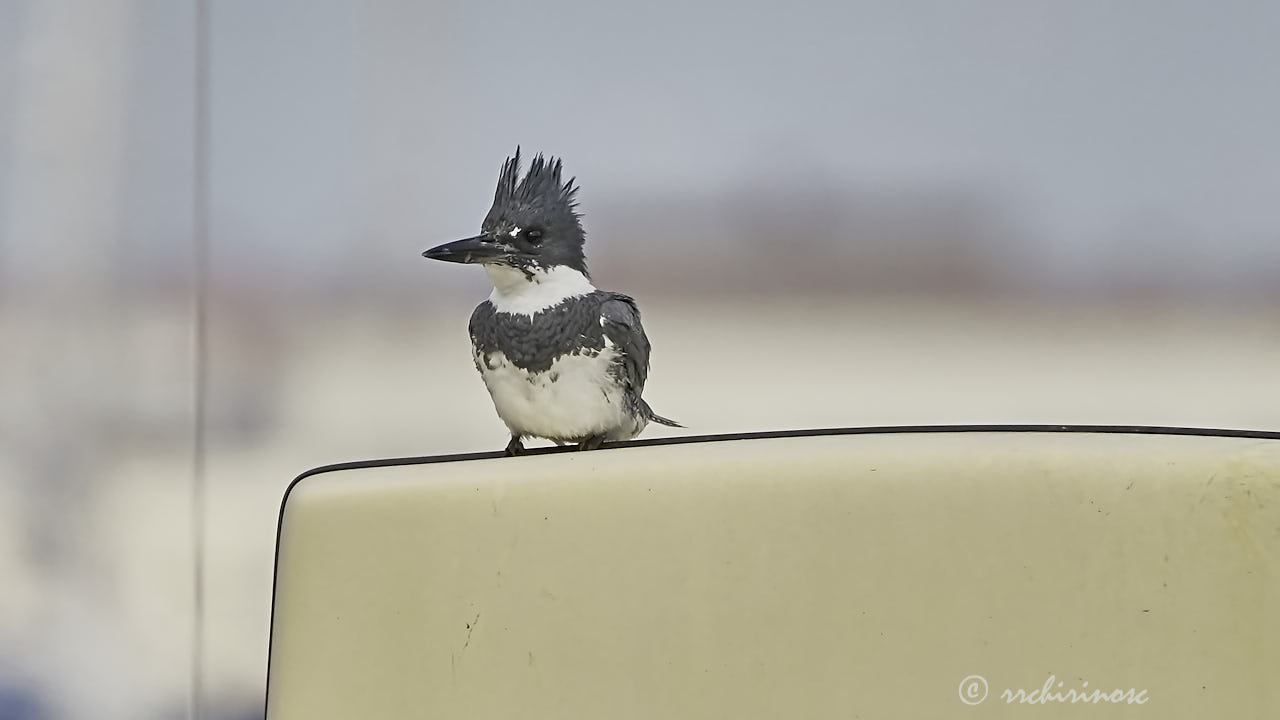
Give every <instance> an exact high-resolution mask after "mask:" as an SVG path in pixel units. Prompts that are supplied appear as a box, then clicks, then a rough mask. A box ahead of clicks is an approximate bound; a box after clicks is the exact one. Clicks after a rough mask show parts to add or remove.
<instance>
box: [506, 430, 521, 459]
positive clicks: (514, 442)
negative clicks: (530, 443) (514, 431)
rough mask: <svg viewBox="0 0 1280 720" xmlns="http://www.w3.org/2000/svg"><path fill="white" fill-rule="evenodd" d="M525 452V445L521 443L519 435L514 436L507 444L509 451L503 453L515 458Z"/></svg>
mask: <svg viewBox="0 0 1280 720" xmlns="http://www.w3.org/2000/svg"><path fill="white" fill-rule="evenodd" d="M522 452H524V443H522V442H520V436H519V435H512V436H511V442H509V443H507V449H506V450H503V451H502V454H503V455H506V456H507V457H515V456H516V455H519V454H520V453H522Z"/></svg>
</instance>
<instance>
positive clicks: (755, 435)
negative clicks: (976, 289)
mask: <svg viewBox="0 0 1280 720" xmlns="http://www.w3.org/2000/svg"><path fill="white" fill-rule="evenodd" d="M960 432H1028V433H1101V434H1111V435H1191V436H1198V437H1234V438H1256V439H1259V440H1280V431H1272V430H1229V429H1221V428H1191V427H1164V426H1158V425H883V426H872V427H846V428H817V429H809V430H769V431H762V432H745V433H724V434H719V435H684V436H679V437H664V438H649V439H647V440H628V441H626V442H610V443H605V444H604V445H602V446H601V447H600V450H608V449H612V448H626V447H655V446H658V445H689V444H692V443H701V442H723V441H729V440H763V439H771V438H796V437H818V436H824V435H889V434H903V433H922V434H924V433H960ZM563 452H577V448H574V447H542V448H533V449H530V450H526V451H525V452H524V453H522V455H553V454H556V453H563ZM593 452H599V450H596V451H593ZM500 457H503V453H502V451H500V450H498V451H493V452H478V453H454V454H451V455H425V456H421V457H400V458H386V459H382V460H357V461H354V462H345V463H335V464H332V465H322V466H320V467H316V468H312V469H310V470H308V471H306V472H304V473H302V474H301V475H299V476H298V477H296V478H294V479H293V482H291V483H289V487H288V488H286V489H285V491H284V497H282V498H281V499H280V512H279V514H278V515H277V516H276V543H275V558H274V561H273V562H272V570H271V619H270V622H269V623H268V627H267V681H266V686H265V692H264V698H263V717H264V718H265V717H267V715H266V713H267V710H268V709H269V707H270V698H271V650H272V647H271V646H272V644H273V643H274V642H275V632H274V631H275V623H276V581H277V579H278V578H279V575H280V531H281V529H283V527H284V510H285V507H286V506H287V505H288V503H289V494H290V493H292V492H293V488H294V487H295V486H296V485H297V484H298V483H300V482H302V481H303V480H305V479H306V478H309V477H311V476H313V475H320V474H322V473H328V472H337V471H339V470H361V469H365V468H376V467H395V466H397V465H433V464H435V463H444V462H459V461H465V460H489V459H493V458H500Z"/></svg>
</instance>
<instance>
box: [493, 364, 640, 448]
mask: <svg viewBox="0 0 1280 720" xmlns="http://www.w3.org/2000/svg"><path fill="white" fill-rule="evenodd" d="M615 358H616V351H615V350H613V349H612V348H605V349H604V350H603V351H601V352H600V353H599V354H598V355H595V356H588V355H565V356H563V357H560V358H558V359H557V360H556V361H555V362H553V363H552V365H551V369H550V370H546V371H544V372H539V373H531V372H529V371H527V370H523V369H521V368H518V367H516V366H515V365H513V364H511V362H510V361H508V360H507V357H506V355H504V354H502V353H501V352H493V353H489V354H488V356H487V357H482V356H479V355H477V356H476V367H477V368H479V370H480V375H481V377H483V378H484V384H485V386H486V387H488V388H489V395H490V396H491V397H492V398H493V406H494V408H495V409H496V410H497V411H498V417H500V418H502V421H503V422H504V423H506V425H507V427H508V428H510V429H511V432H513V433H516V434H519V435H531V436H535V437H543V438H547V439H550V440H564V441H573V440H582V439H584V438H587V437H590V436H593V435H602V434H603V435H605V436H606V439H609V440H626V439H630V438H633V437H635V436H636V435H637V434H638V433H639V432H640V431H641V430H642V429H644V425H645V421H643V420H637V419H636V418H634V417H633V416H632V415H631V413H630V412H628V410H627V403H626V398H625V397H624V395H623V390H622V388H621V387H620V386H619V385H618V384H617V382H616V381H614V379H613V378H612V377H611V376H610V374H609V368H610V366H611V365H612V364H613V362H614V360H615Z"/></svg>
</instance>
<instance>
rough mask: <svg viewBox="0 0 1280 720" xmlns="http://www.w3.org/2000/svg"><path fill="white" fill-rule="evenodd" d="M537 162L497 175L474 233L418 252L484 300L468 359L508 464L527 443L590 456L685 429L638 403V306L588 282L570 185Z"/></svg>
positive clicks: (641, 373) (641, 361) (511, 161)
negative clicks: (458, 268) (479, 276)
mask: <svg viewBox="0 0 1280 720" xmlns="http://www.w3.org/2000/svg"><path fill="white" fill-rule="evenodd" d="M560 177H561V162H560V160H558V159H556V158H551V159H544V158H543V157H542V155H538V156H537V157H535V158H534V159H533V162H532V163H531V164H530V165H529V171H528V173H526V174H525V176H524V178H523V179H521V178H520V149H519V148H516V154H515V156H514V157H509V158H507V160H506V162H504V163H503V164H502V172H501V174H500V175H499V176H498V189H497V191H496V192H495V193H494V196H493V207H492V208H490V210H489V214H488V215H486V216H485V218H484V223H483V224H482V225H481V229H480V234H479V235H477V236H475V237H471V238H467V239H465V240H458V241H456V242H451V243H446V244H444V245H440V246H439V247H434V248H431V249H430V250H427V251H426V252H424V253H422V255H423V256H424V257H427V258H431V259H432V260H445V261H448V262H458V263H479V264H481V265H482V266H483V267H484V269H485V272H487V273H488V274H489V279H490V280H492V281H493V293H492V294H491V295H489V299H488V300H485V301H484V302H482V303H480V304H479V305H478V306H477V307H476V309H475V312H473V313H472V314H471V323H470V325H469V329H470V331H471V350H472V355H473V357H474V359H475V364H476V369H477V370H479V371H480V376H481V377H482V378H484V384H485V386H486V387H488V388H489V395H490V397H492V398H493V406H494V408H495V409H496V410H497V411H498V416H499V417H500V418H502V422H504V423H506V426H507V428H509V429H510V430H511V442H510V443H508V444H507V447H506V454H507V455H516V454H519V453H520V452H521V451H522V450H524V445H523V443H522V440H523V438H526V437H541V438H546V439H548V440H551V441H553V442H555V443H556V444H558V445H563V444H565V443H576V444H577V445H578V448H579V449H580V450H594V449H596V448H598V447H600V444H601V443H603V442H604V441H606V440H629V439H631V438H633V437H635V436H636V435H639V434H640V431H642V430H644V428H645V426H646V425H647V424H648V423H649V421H651V420H652V421H653V422H656V423H661V424H663V425H668V426H671V427H683V426H682V425H680V424H679V423H677V422H675V421H673V420H668V419H667V418H664V417H662V416H660V415H658V414H656V413H655V412H653V410H652V409H650V407H649V405H648V403H646V402H645V401H644V399H643V398H641V397H640V395H641V393H642V392H643V391H644V381H645V378H646V377H648V375H649V339H648V338H647V337H645V334H644V327H643V326H641V324H640V310H639V309H638V308H637V307H636V301H635V300H633V299H632V298H630V297H628V296H626V295H622V294H619V293H614V292H608V291H606V290H600V289H597V288H596V287H595V285H592V284H591V278H590V276H589V275H588V274H587V261H586V256H585V255H584V254H583V250H582V246H583V243H584V242H585V241H586V234H585V233H584V232H583V230H582V216H581V214H580V213H578V212H577V205H578V203H577V193H578V188H577V186H576V185H574V178H570V180H569V181H568V182H561V179H560Z"/></svg>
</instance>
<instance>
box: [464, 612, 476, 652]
mask: <svg viewBox="0 0 1280 720" xmlns="http://www.w3.org/2000/svg"><path fill="white" fill-rule="evenodd" d="M479 624H480V613H478V612H477V613H476V617H475V619H474V620H472V621H471V622H469V623H467V639H466V640H463V641H462V649H463V650H466V649H467V647H469V646H470V645H471V633H473V632H475V630H476V625H479Z"/></svg>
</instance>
